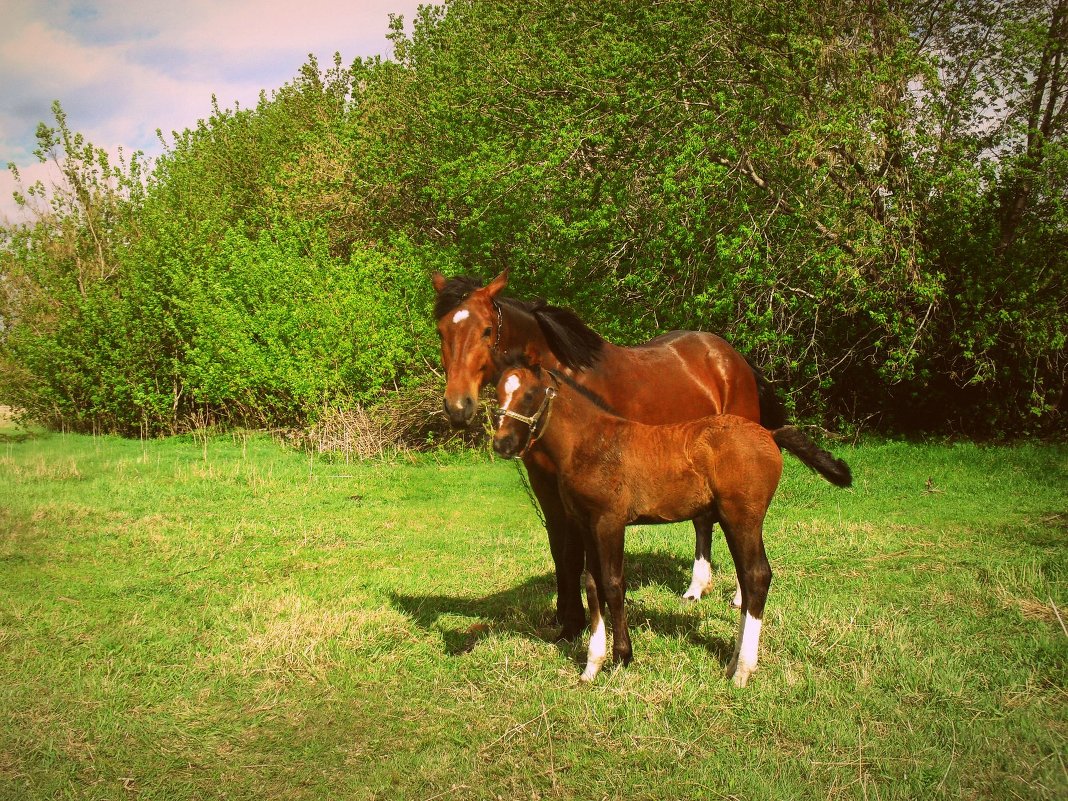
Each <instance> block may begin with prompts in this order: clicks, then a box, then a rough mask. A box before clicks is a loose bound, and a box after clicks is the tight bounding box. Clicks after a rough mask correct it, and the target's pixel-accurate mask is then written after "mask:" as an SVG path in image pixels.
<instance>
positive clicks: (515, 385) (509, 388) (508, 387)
mask: <svg viewBox="0 0 1068 801" xmlns="http://www.w3.org/2000/svg"><path fill="white" fill-rule="evenodd" d="M517 389H519V376H517V375H516V374H515V373H512V374H511V375H510V376H508V380H507V381H505V382H504V391H505V393H507V394H506V395H505V396H504V406H502V407H501V408H503V409H507V408H508V407H509V406H511V405H512V396H513V395H515V391H516V390H517Z"/></svg>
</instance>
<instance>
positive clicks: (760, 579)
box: [722, 511, 771, 687]
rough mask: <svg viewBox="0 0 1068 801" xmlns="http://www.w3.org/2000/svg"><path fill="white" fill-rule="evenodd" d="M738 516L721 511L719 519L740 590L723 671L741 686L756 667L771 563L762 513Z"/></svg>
mask: <svg viewBox="0 0 1068 801" xmlns="http://www.w3.org/2000/svg"><path fill="white" fill-rule="evenodd" d="M738 517H739V518H740V519H736V520H735V521H732V522H728V521H729V520H730V518H729V517H728V516H727V515H724V517H723V521H722V522H723V532H724V534H725V535H726V538H727V545H728V547H729V548H730V551H731V556H732V557H733V558H734V566H735V571H736V572H737V574H738V584H739V585H740V586H741V592H742V605H741V611H740V613H739V620H738V639H737V640H736V641H735V644H734V657H733V658H732V659H731V661H730V663H729V664H728V665H727V670H726V675H727V678H733V679H734V684H735V685H736V686H738V687H744V686H745V685H746V682H748V681H749V676H750V675H751V674H752V673H753V671H755V670H756V667H757V651H758V648H759V646H760V630H761V627H762V626H763V620H764V604H765V602H766V601H767V598H768V589H769V587H770V586H771V565H770V564H769V563H768V557H767V554H766V553H765V551H764V537H763V532H762V527H763V515H760V516H759V517H758V518H756V519H754V517H753V515H752V513H749V514H745V512H744V511H743V512H742V513H741V514H740V515H739V516H738Z"/></svg>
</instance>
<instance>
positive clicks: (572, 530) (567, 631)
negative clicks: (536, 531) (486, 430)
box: [524, 458, 586, 641]
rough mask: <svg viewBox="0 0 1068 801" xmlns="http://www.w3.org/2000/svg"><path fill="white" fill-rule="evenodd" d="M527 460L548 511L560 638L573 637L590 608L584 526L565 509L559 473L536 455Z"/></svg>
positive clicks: (579, 631) (544, 510) (536, 492)
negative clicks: (586, 596)
mask: <svg viewBox="0 0 1068 801" xmlns="http://www.w3.org/2000/svg"><path fill="white" fill-rule="evenodd" d="M524 464H525V465H526V467H527V474H528V475H529V476H530V486H531V488H532V489H533V490H534V495H535V497H537V499H538V503H539V504H540V506H541V509H542V513H543V514H544V515H545V528H546V530H547V532H548V535H549V552H550V553H551V554H552V557H553V567H554V568H555V572H556V620H557V622H558V623H559V624H560V631H559V633H558V634H557V636H556V639H557V641H561V640H567V641H571V640H574V639H575V638H576V637H578V636H579V635H580V634H582V630H583V629H584V628H586V610H585V609H583V607H582V570H583V567H584V565H585V554H584V551H583V539H584V538H583V535H582V530H581V528H580V527H579V526H578V525H577V524H576V523H575V521H574V520H573V519H572V518H571V517H570V516H569V515H568V513H567V511H566V510H565V509H564V504H563V501H561V499H560V490H559V486H558V483H557V477H556V474H555V473H553V472H550V471H549V470H546V469H544V468H543V467H542V466H540V465H539V464H538V463H537V461H536V460H535V459H534V458H528V459H524Z"/></svg>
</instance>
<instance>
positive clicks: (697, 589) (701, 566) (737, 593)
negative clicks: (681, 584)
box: [682, 515, 742, 609]
mask: <svg viewBox="0 0 1068 801" xmlns="http://www.w3.org/2000/svg"><path fill="white" fill-rule="evenodd" d="M715 525H716V517H715V515H703V516H701V517H696V518H694V521H693V528H694V533H695V534H696V537H695V540H696V542H695V546H694V557H693V580H692V581H690V586H689V589H687V590H686V592H684V593H683V594H682V597H683V600H686V601H699V600H701V596H702V595H704V594H705V592H707V591H708V589H709V588H710V587H711V586H712V538H713V531H714V530H715ZM741 605H742V587H741V585H740V584H735V590H734V600H733V601H731V606H733V607H734V608H735V609H738V608H739V607H740V606H741Z"/></svg>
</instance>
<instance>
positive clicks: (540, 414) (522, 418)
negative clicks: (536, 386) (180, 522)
mask: <svg viewBox="0 0 1068 801" xmlns="http://www.w3.org/2000/svg"><path fill="white" fill-rule="evenodd" d="M555 397H556V388H555V387H546V388H545V400H543V401H542V402H541V406H539V407H538V411H536V412H534V414H533V415H532V416H530V417H527V416H526V415H525V414H520V413H519V412H513V411H512V410H511V409H498V410H497V413H498V414H499V415H501V417H511V418H512V419H513V420H518V421H519V422H520V423H526V425H527V428H528V429H530V433H529V434H528V435H527V444H526V445H525V446H524V447H523V450H522V451H521V452H520V454H519V455H520V456H526V455H527V451H529V450H530V449H531V447H532V446H533V445H534V443H535V442H536V441H537V440H538V437H540V436H541V435H542V433H544V431H545V427H546V426H547V425H548V424H549V412H550V410H551V407H552V400H553V398H555ZM543 418H544V419H543ZM539 421H541V429H540V430H539V428H538V422H539Z"/></svg>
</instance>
